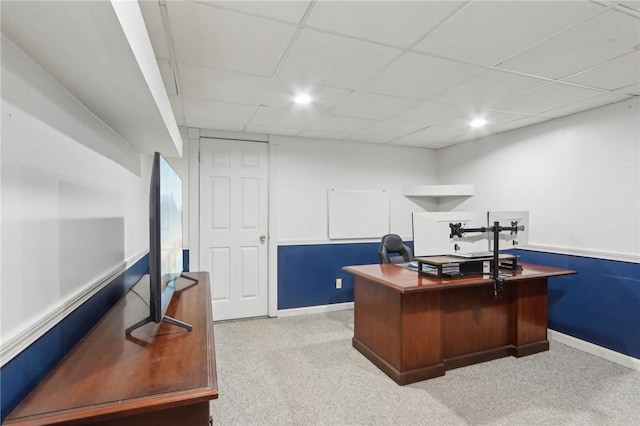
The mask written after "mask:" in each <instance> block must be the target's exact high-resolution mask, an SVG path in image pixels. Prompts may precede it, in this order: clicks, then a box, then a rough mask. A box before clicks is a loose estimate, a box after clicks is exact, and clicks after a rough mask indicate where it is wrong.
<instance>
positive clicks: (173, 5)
mask: <svg viewBox="0 0 640 426" xmlns="http://www.w3.org/2000/svg"><path fill="white" fill-rule="evenodd" d="M167 9H168V12H169V21H170V24H171V30H172V32H173V40H174V45H175V50H176V57H177V60H178V62H181V63H188V64H192V65H202V66H206V67H209V68H218V69H226V70H231V71H239V72H243V73H247V74H256V75H262V76H267V77H270V76H272V74H273V73H274V71H275V70H276V67H277V65H278V63H279V62H280V60H281V58H282V55H283V54H284V52H285V50H286V48H287V46H288V45H289V42H290V41H291V39H292V37H293V35H294V33H295V32H296V27H295V26H293V25H288V24H281V23H278V22H274V21H269V20H266V19H262V18H255V17H251V16H247V15H242V14H239V13H236V12H230V11H226V10H222V9H217V8H214V7H209V6H205V5H202V4H196V3H186V2H177V1H169V2H167Z"/></svg>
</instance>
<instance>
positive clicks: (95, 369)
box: [3, 272, 218, 426]
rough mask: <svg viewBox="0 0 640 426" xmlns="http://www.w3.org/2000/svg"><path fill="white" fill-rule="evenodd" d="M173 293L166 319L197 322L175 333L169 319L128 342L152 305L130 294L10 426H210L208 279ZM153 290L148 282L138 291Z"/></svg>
mask: <svg viewBox="0 0 640 426" xmlns="http://www.w3.org/2000/svg"><path fill="white" fill-rule="evenodd" d="M190 275H193V276H194V277H196V278H198V280H199V281H200V283H202V285H197V286H192V287H191V291H184V292H182V293H176V294H174V297H173V298H172V300H171V302H170V303H169V306H168V307H167V314H169V315H170V316H171V317H174V318H183V319H184V320H185V321H188V322H189V323H190V324H193V331H192V332H190V333H183V332H179V333H175V332H172V331H173V326H171V325H169V324H167V323H165V322H162V323H158V324H155V323H154V324H152V325H149V326H147V327H145V328H143V329H141V330H140V331H139V332H137V333H136V335H135V337H132V336H128V337H125V335H124V333H123V332H124V330H125V328H126V326H127V324H130V322H129V321H133V320H134V319H137V318H141V317H142V316H143V315H148V314H149V312H148V307H147V306H145V305H144V304H143V303H140V300H139V299H138V296H136V295H135V294H134V293H133V292H128V293H127V294H126V295H125V296H124V297H123V298H122V299H121V300H120V301H119V302H118V303H117V304H116V305H115V306H114V307H113V308H112V309H111V310H110V311H109V312H108V313H107V314H106V315H105V316H104V318H102V319H101V320H100V322H98V323H97V324H96V326H95V327H94V328H93V329H92V330H91V331H90V332H89V333H88V334H87V335H86V336H85V337H84V338H83V339H82V340H81V341H80V342H79V343H78V344H77V345H76V346H75V348H73V350H71V352H69V354H67V356H66V357H65V358H63V359H62V361H60V362H59V363H58V365H56V366H55V367H54V368H53V370H51V371H50V372H49V374H48V375H47V376H46V377H45V378H44V379H43V380H42V381H41V382H40V383H39V384H38V386H36V388H35V389H34V390H33V391H32V392H31V393H30V394H29V395H28V396H27V397H26V398H25V399H24V400H23V401H22V402H21V403H20V405H18V407H16V409H15V410H13V412H12V413H11V414H9V416H8V417H7V419H6V420H5V422H4V423H3V426H4V425H12V426H16V425H21V426H27V425H32V426H33V425H45V424H47V425H49V424H57V425H59V424H76V425H77V424H91V425H96V426H159V425H162V426H182V425H207V424H208V422H209V402H210V400H212V399H216V398H218V390H217V389H218V382H217V376H216V363H215V349H214V336H213V314H212V310H211V289H210V285H209V274H208V273H206V272H192V273H191V274H190ZM145 286H147V287H148V286H149V281H148V278H146V279H145V278H143V279H142V280H141V282H140V283H139V284H137V288H144V287H145ZM185 360H188V362H185Z"/></svg>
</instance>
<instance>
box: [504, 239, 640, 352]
mask: <svg viewBox="0 0 640 426" xmlns="http://www.w3.org/2000/svg"><path fill="white" fill-rule="evenodd" d="M515 252H517V254H518V255H520V257H521V258H522V260H523V261H524V262H531V263H537V264H540V265H549V266H556V267H559V268H566V269H573V270H575V271H577V272H578V274H577V275H570V276H565V277H557V278H551V279H549V328H550V329H552V330H556V331H559V332H560V333H564V334H568V335H570V336H573V337H576V338H578V339H581V340H585V341H587V342H591V343H594V344H596V345H598V346H602V347H605V348H608V349H611V350H613V351H616V352H619V353H622V354H625V355H629V356H631V357H634V358H638V359H640V264H639V263H633V262H620V261H615V260H606V259H597V258H591V257H583V256H571V255H566V254H554V253H545V252H535V251H529V250H522V249H520V250H515Z"/></svg>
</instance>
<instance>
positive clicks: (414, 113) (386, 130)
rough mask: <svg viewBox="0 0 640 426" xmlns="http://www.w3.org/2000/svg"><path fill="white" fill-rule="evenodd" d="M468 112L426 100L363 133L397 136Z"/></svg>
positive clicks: (453, 106) (389, 136) (387, 136)
mask: <svg viewBox="0 0 640 426" xmlns="http://www.w3.org/2000/svg"><path fill="white" fill-rule="evenodd" d="M466 113H467V111H466V110H464V109H463V108H460V107H458V106H455V105H446V104H439V103H435V102H429V101H426V102H422V103H420V104H418V105H416V106H414V107H412V108H409V109H408V110H406V111H403V112H401V113H400V114H398V115H396V116H394V117H392V118H390V119H388V120H385V121H382V122H380V123H378V124H376V125H374V126H372V127H370V128H368V129H366V130H364V131H363V132H362V134H363V135H370V136H381V137H385V138H397V137H400V136H404V135H406V134H408V133H413V132H415V131H418V130H421V129H424V128H426V127H429V126H432V125H434V124H439V123H442V122H447V121H451V120H452V119H454V118H456V117H460V116H463V115H466Z"/></svg>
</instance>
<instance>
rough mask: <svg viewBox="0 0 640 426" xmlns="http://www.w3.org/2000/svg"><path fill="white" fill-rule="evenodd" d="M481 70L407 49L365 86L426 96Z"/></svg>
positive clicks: (367, 88)
mask: <svg viewBox="0 0 640 426" xmlns="http://www.w3.org/2000/svg"><path fill="white" fill-rule="evenodd" d="M482 71H483V69H482V68H480V67H476V66H472V65H465V64H461V63H458V62H453V61H448V60H445V59H439V58H434V57H432V56H427V55H421V54H417V53H412V52H407V53H406V54H404V55H403V56H402V57H401V58H399V59H398V60H397V61H395V62H394V63H393V64H391V65H390V66H389V67H388V68H386V69H385V70H384V71H383V72H381V73H380V74H379V75H378V76H376V77H375V78H374V79H373V80H371V81H370V82H369V83H368V84H367V85H366V90H367V91H370V92H375V93H381V94H383V95H391V96H401V97H406V98H413V99H422V100H426V99H427V98H429V97H430V96H432V95H434V94H436V93H438V92H441V91H443V90H445V89H447V88H449V87H452V86H454V85H456V84H459V83H460V82H462V81H464V80H466V79H467V78H469V77H471V76H473V75H475V74H479V73H480V72H482Z"/></svg>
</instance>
